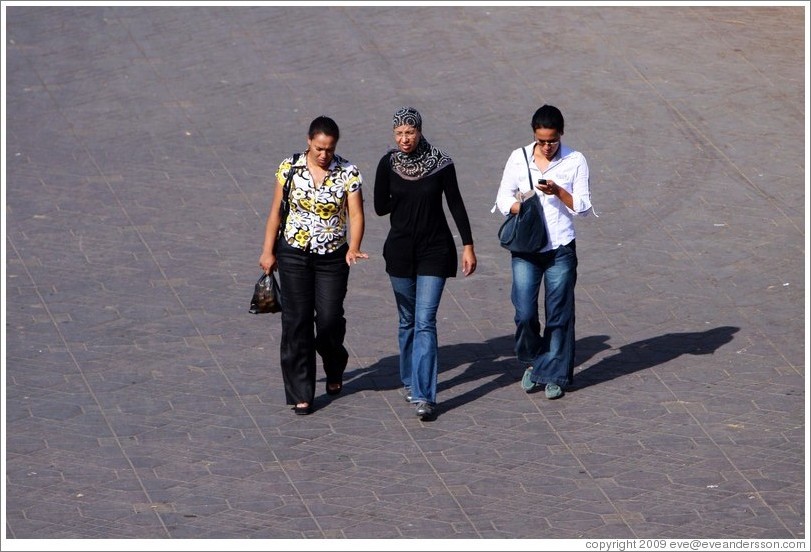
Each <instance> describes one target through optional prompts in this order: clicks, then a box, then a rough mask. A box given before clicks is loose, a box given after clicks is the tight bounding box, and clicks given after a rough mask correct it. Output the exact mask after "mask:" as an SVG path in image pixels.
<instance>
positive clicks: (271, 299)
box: [248, 272, 282, 314]
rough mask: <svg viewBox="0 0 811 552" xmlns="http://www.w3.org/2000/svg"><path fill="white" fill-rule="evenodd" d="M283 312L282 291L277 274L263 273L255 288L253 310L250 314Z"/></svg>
mask: <svg viewBox="0 0 811 552" xmlns="http://www.w3.org/2000/svg"><path fill="white" fill-rule="evenodd" d="M281 310H282V290H281V288H280V287H279V281H278V280H277V279H276V273H275V272H271V273H270V274H265V273H264V272H263V273H262V275H261V276H260V277H259V280H257V282H256V285H255V286H254V287H253V297H252V298H251V308H250V309H249V310H248V312H250V313H251V314H265V313H269V312H270V313H274V312H281Z"/></svg>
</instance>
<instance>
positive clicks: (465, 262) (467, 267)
mask: <svg viewBox="0 0 811 552" xmlns="http://www.w3.org/2000/svg"><path fill="white" fill-rule="evenodd" d="M474 272H476V253H474V252H473V245H472V244H471V245H466V246H465V248H464V250H463V251H462V274H464V275H465V276H470V275H471V274H473V273H474Z"/></svg>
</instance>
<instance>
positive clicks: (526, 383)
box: [521, 366, 543, 393]
mask: <svg viewBox="0 0 811 552" xmlns="http://www.w3.org/2000/svg"><path fill="white" fill-rule="evenodd" d="M531 377H532V366H530V367H528V368H527V369H526V370H524V377H522V378H521V389H523V390H524V391H526V392H527V393H529V392H531V391H535V390H536V389H538V388H539V387H541V386H542V385H543V384H542V383H535V382H534V381H532V380H531V379H530V378H531Z"/></svg>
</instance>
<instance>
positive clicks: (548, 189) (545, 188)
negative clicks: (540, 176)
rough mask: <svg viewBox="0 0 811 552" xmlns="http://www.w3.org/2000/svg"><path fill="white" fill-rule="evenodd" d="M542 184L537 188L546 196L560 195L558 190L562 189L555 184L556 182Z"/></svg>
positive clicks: (545, 181)
mask: <svg viewBox="0 0 811 552" xmlns="http://www.w3.org/2000/svg"><path fill="white" fill-rule="evenodd" d="M541 182H542V184H536V185H535V187H536V188H538V189H539V190H540V191H542V192H543V193H545V194H546V195H554V196H556V195H558V190H559V189H560V187H559V186H558V185H557V184H555V181H554V180H542V181H541Z"/></svg>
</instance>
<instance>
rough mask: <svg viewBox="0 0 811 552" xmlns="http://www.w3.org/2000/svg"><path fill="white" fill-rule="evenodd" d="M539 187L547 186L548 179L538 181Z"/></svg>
mask: <svg viewBox="0 0 811 552" xmlns="http://www.w3.org/2000/svg"><path fill="white" fill-rule="evenodd" d="M538 186H546V179H545V178H539V179H538Z"/></svg>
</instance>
